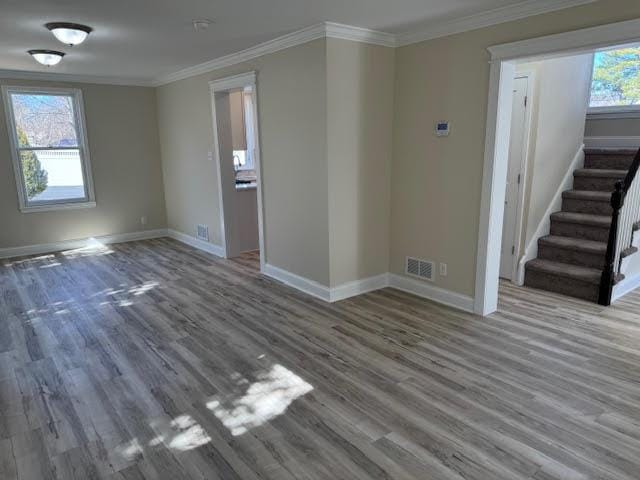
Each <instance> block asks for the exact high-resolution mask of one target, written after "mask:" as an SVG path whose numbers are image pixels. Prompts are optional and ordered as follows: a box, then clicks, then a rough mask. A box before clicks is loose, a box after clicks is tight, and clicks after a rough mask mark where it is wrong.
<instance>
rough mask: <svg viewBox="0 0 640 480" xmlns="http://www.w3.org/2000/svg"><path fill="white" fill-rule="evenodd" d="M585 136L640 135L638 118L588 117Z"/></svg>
mask: <svg viewBox="0 0 640 480" xmlns="http://www.w3.org/2000/svg"><path fill="white" fill-rule="evenodd" d="M584 136H585V137H640V118H607V119H603V118H600V119H598V118H593V117H591V118H588V119H587V124H586V126H585V131H584Z"/></svg>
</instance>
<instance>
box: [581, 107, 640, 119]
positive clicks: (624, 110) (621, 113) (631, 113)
mask: <svg viewBox="0 0 640 480" xmlns="http://www.w3.org/2000/svg"><path fill="white" fill-rule="evenodd" d="M587 118H588V119H590V120H598V119H603V120H604V119H610V118H640V105H618V106H612V107H589V108H588V110H587Z"/></svg>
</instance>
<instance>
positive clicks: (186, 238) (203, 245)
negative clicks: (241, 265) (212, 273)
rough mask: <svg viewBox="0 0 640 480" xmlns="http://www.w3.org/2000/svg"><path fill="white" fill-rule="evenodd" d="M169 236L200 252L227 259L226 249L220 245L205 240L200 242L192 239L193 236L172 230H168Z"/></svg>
mask: <svg viewBox="0 0 640 480" xmlns="http://www.w3.org/2000/svg"><path fill="white" fill-rule="evenodd" d="M167 235H168V236H169V237H170V238H173V239H174V240H177V241H179V242H182V243H185V244H187V245H190V246H192V247H194V248H197V249H198V250H202V251H205V252H207V253H211V254H212V255H215V256H217V257H222V258H225V257H226V255H225V251H224V248H222V247H221V246H220V245H216V244H214V243H209V242H205V241H204V240H200V239H199V238H196V237H192V236H191V235H187V234H186V233H182V232H179V231H177V230H173V229H172V228H170V229H168V230H167Z"/></svg>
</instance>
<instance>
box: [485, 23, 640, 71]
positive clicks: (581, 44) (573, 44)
mask: <svg viewBox="0 0 640 480" xmlns="http://www.w3.org/2000/svg"><path fill="white" fill-rule="evenodd" d="M637 42H640V19H634V20H625V21H623V22H617V23H608V24H605V25H598V26H596V27H590V28H583V29H580V30H572V31H569V32H562V33H556V34H554V35H547V36H544V37H538V38H532V39H529V40H521V41H518V42H512V43H504V44H502V45H493V46H491V47H489V48H488V50H489V53H491V60H492V61H497V60H510V59H513V58H525V57H535V56H537V55H545V56H549V55H553V54H554V53H559V52H560V53H567V52H571V53H580V52H589V51H593V50H594V49H599V48H606V47H611V46H614V45H628V44H633V43H637Z"/></svg>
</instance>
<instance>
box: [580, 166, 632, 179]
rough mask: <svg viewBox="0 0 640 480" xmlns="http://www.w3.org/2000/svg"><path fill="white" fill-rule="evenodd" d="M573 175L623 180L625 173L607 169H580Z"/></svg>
mask: <svg viewBox="0 0 640 480" xmlns="http://www.w3.org/2000/svg"><path fill="white" fill-rule="evenodd" d="M573 175H574V176H575V177H591V178H593V177H596V178H619V179H620V180H624V178H625V177H626V176H627V171H626V170H612V169H608V168H607V169H605V168H580V169H578V170H576V171H575V172H573Z"/></svg>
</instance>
